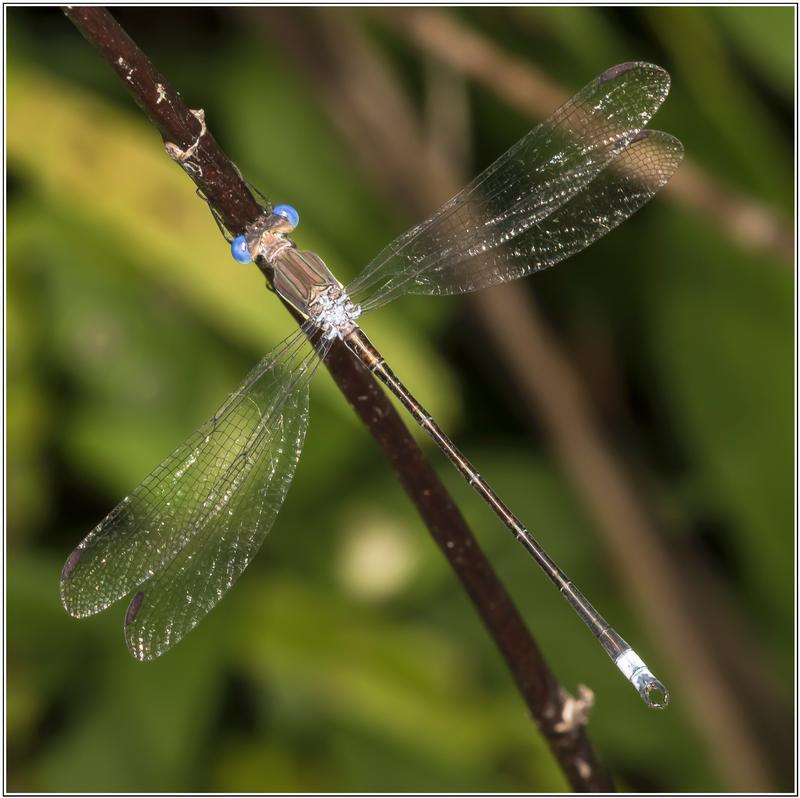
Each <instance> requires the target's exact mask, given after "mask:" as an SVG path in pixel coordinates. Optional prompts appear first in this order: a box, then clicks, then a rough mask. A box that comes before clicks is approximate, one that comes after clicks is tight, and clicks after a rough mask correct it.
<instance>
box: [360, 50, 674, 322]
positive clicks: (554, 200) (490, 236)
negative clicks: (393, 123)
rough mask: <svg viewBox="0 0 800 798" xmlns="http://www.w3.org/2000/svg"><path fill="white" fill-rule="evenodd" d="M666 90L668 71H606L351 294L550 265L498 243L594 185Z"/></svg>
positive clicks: (482, 283)
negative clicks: (513, 256) (524, 259)
mask: <svg viewBox="0 0 800 798" xmlns="http://www.w3.org/2000/svg"><path fill="white" fill-rule="evenodd" d="M668 91H669V75H668V74H667V73H666V72H665V71H664V70H663V69H661V68H660V67H657V66H654V65H652V64H645V63H628V64H620V65H618V66H616V67H612V68H611V69H609V70H607V71H606V72H604V73H603V74H602V75H600V76H599V77H598V78H596V79H595V80H594V81H592V82H591V83H590V84H588V85H587V86H585V87H584V88H583V89H582V90H581V91H580V92H578V94H576V95H575V96H574V97H573V98H572V99H570V100H568V101H567V102H566V103H565V104H564V105H563V106H561V108H559V109H558V110H557V111H556V112H555V113H554V114H553V115H552V116H551V117H550V118H549V119H547V120H546V121H545V122H543V123H542V124H540V125H539V126H538V127H536V128H534V129H533V130H532V131H531V132H530V133H528V134H527V135H526V136H525V137H524V138H522V139H521V140H520V141H519V142H518V143H517V144H516V145H514V146H513V147H512V148H511V149H510V150H509V151H508V152H506V153H505V154H504V155H503V156H501V157H500V158H499V159H498V160H497V161H496V162H495V163H494V164H492V165H491V166H490V167H489V168H488V169H486V170H485V171H484V172H483V173H482V174H480V175H479V176H478V177H477V178H476V179H475V180H473V182H472V183H470V185H469V186H467V187H466V188H465V189H464V190H463V191H461V192H460V193H459V194H457V195H456V196H455V197H453V199H451V200H450V201H449V202H447V203H446V204H445V205H444V206H442V208H440V209H439V210H438V211H437V212H436V213H435V214H434V215H433V216H432V217H431V218H430V219H428V220H427V221H426V222H423V223H422V224H420V225H418V226H417V227H414V228H412V229H411V230H409V231H408V232H407V233H405V235H403V236H401V237H400V238H398V239H396V240H395V241H394V242H392V243H391V244H389V246H388V247H386V249H384V250H383V252H381V253H380V254H379V255H378V256H377V257H376V258H375V259H374V260H373V261H372V262H371V263H370V264H369V265H368V266H367V267H366V268H365V269H364V271H363V272H362V273H361V274H360V275H358V277H356V278H355V280H354V281H353V282H352V283H351V284H350V285H349V286H348V287H347V291H348V294H349V295H350V296H351V298H353V300H354V301H356V302H358V303H359V304H361V305H362V307H363V308H364V309H365V310H371V309H374V308H376V307H378V306H380V305H383V304H385V303H387V302H389V301H391V300H393V299H396V298H397V297H398V296H401V295H403V294H406V293H425V294H445V293H461V292H464V291H472V290H477V289H478V288H483V287H486V286H488V285H494V284H496V283H500V282H505V281H508V280H512V279H516V278H517V277H520V276H522V275H523V274H528V273H530V272H532V271H534V270H536V269H541V268H545V266H546V265H552V263H554V262H556V261H554V260H550V261H549V262H547V263H544V261H542V262H540V261H538V260H537V259H536V258H535V255H536V253H535V252H534V253H533V256H534V257H533V259H531V260H529V262H528V263H527V265H526V266H525V267H524V268H523V266H522V264H521V263H509V262H508V260H507V259H506V258H505V255H504V254H502V253H501V251H500V250H502V251H503V252H504V245H506V244H508V243H510V242H514V245H515V246H520V244H519V242H518V239H520V237H522V236H524V235H525V234H526V233H527V232H529V231H531V230H532V229H534V228H535V227H536V226H537V225H539V224H541V223H542V222H543V221H544V220H546V219H547V218H549V217H550V216H552V215H553V214H555V213H556V212H557V211H558V210H559V208H562V207H563V206H565V205H566V204H567V203H569V202H570V201H571V200H572V199H573V198H574V197H575V196H576V195H578V194H579V193H580V192H581V191H583V190H584V189H585V188H586V187H587V186H588V185H589V184H591V182H592V181H593V180H594V179H595V178H596V177H597V175H598V174H600V173H601V172H602V171H603V170H604V169H605V168H606V167H607V166H608V164H609V163H610V162H611V161H612V160H614V159H615V158H616V157H617V156H618V155H619V154H620V152H621V151H622V150H624V149H625V147H627V146H628V145H629V144H630V143H631V142H633V141H634V140H635V139H636V137H637V135H638V133H639V131H640V130H641V129H642V128H644V126H645V125H646V124H647V122H648V120H649V119H650V118H651V117H652V115H653V114H654V113H655V112H656V111H657V110H658V108H659V107H660V105H661V103H662V102H663V101H664V99H665V98H666V96H667V93H668ZM554 234H555V233H554V232H551V238H552V236H553V235H554ZM556 243H557V242H554V241H551V244H550V246H551V248H552V247H554V246H555V245H556ZM586 243H587V244H588V243H589V241H587V242H586ZM487 263H491V264H492V265H491V267H490V268H489V269H488V270H487ZM472 270H478V271H480V272H481V278H480V279H479V280H476V281H471V280H470V279H469V274H470V272H471V271H472Z"/></svg>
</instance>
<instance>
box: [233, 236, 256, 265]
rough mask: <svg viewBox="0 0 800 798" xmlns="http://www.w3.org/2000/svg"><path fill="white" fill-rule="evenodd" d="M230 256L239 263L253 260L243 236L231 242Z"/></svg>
mask: <svg viewBox="0 0 800 798" xmlns="http://www.w3.org/2000/svg"><path fill="white" fill-rule="evenodd" d="M231 255H233V259H234V260H236V261H238V262H239V263H250V261H251V260H253V258H252V257H251V256H250V250H249V249H248V247H247V239H246V238H245V237H244V236H236V238H234V239H233V241H231Z"/></svg>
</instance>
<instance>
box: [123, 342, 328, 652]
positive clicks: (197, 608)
mask: <svg viewBox="0 0 800 798" xmlns="http://www.w3.org/2000/svg"><path fill="white" fill-rule="evenodd" d="M309 358H310V359H309V361H308V369H309V370H311V369H313V368H314V367H315V366H316V364H318V363H319V359H318V358H317V356H316V355H310V356H309ZM301 383H302V384H298V385H297V386H296V387H295V388H294V389H293V390H292V391H291V392H290V394H289V395H288V397H287V399H286V400H285V401H284V402H283V404H282V406H281V407H280V408H276V409H274V410H268V411H267V414H265V417H264V423H261V424H258V425H256V426H255V427H254V429H253V433H252V434H251V435H250V437H249V438H248V439H247V441H246V442H245V444H244V446H243V447H241V448H240V450H239V451H238V452H237V454H236V455H235V457H234V458H233V460H232V461H231V462H230V463H229V465H228V466H227V468H226V471H225V473H224V476H223V478H222V479H219V480H218V481H217V482H216V484H215V485H214V489H213V491H212V493H211V494H210V495H209V496H208V498H207V499H206V501H205V502H204V503H203V504H202V506H200V507H198V508H197V509H196V511H195V514H194V515H193V516H192V518H191V519H190V521H189V525H190V528H191V529H192V535H191V538H190V540H189V541H188V542H187V544H186V545H185V546H183V547H182V548H181V550H180V551H179V552H178V553H177V554H176V555H175V556H174V557H173V558H172V559H171V560H170V561H169V562H168V563H167V564H166V565H165V566H164V567H163V568H162V569H161V570H160V571H159V572H158V573H157V574H155V575H154V576H153V578H152V579H150V580H149V581H148V582H146V583H145V584H144V585H143V586H142V588H141V589H140V590H139V591H138V592H137V593H136V594H135V595H134V597H133V599H132V600H131V603H130V605H129V607H128V611H127V614H126V617H125V640H126V642H127V644H128V649H129V650H130V652H131V654H133V656H134V657H136V658H137V659H140V660H148V659H154V658H155V657H158V656H160V655H161V654H163V653H164V652H165V651H166V650H167V649H169V648H170V647H172V646H173V645H175V643H177V642H178V641H179V640H180V639H181V638H182V637H183V636H184V635H185V634H186V633H187V632H189V631H190V630H191V629H193V628H194V627H195V626H196V625H197V624H198V623H199V621H200V620H202V618H203V617H204V616H205V615H206V613H208V612H209V611H210V610H211V609H212V608H213V607H214V606H215V605H216V604H217V603H218V602H219V601H220V599H221V598H222V597H223V596H224V595H225V593H226V592H227V591H228V589H229V588H230V587H231V585H233V583H234V582H235V581H236V579H237V578H238V577H239V575H240V574H241V573H242V571H243V570H244V569H245V568H246V567H247V565H248V563H249V562H250V560H251V559H252V557H253V555H254V554H255V553H256V552H257V551H258V549H259V548H260V547H261V544H262V542H263V540H264V537H265V535H266V534H267V532H268V531H269V529H270V527H271V526H272V523H273V521H274V520H275V517H276V516H277V514H278V510H279V509H280V507H281V505H282V503H283V500H284V498H285V496H286V493H287V491H288V489H289V484H290V483H291V480H292V477H293V476H294V470H295V466H296V464H297V461H298V458H299V456H300V447H301V445H302V442H303V438H304V437H305V432H306V426H307V423H308V384H307V381H306V380H305V379H302V380H301Z"/></svg>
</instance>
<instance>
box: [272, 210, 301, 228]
mask: <svg viewBox="0 0 800 798" xmlns="http://www.w3.org/2000/svg"><path fill="white" fill-rule="evenodd" d="M272 212H273V213H274V214H275V215H276V216H283V218H284V219H286V221H287V222H289V224H290V225H291V226H292V228H293V229H294V228H295V227H297V225H298V224H300V214H299V213H298V212H297V211H296V210H295V209H294V208H293V207H292V206H291V205H276V206H275V207H274V208H273V209H272Z"/></svg>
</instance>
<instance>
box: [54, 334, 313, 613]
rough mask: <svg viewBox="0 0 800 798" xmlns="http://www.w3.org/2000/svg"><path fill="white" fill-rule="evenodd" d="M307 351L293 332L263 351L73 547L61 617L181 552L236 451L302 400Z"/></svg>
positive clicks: (95, 608) (99, 606)
mask: <svg viewBox="0 0 800 798" xmlns="http://www.w3.org/2000/svg"><path fill="white" fill-rule="evenodd" d="M309 346H310V345H309V343H308V340H307V338H306V335H305V331H303V330H301V331H298V332H296V333H294V334H293V335H291V336H290V337H289V338H287V339H286V340H285V341H284V342H283V343H282V344H280V345H279V346H278V347H276V348H275V349H274V350H273V351H272V352H270V353H269V354H268V355H267V356H266V357H265V358H264V359H263V360H262V361H261V362H260V363H259V364H258V365H257V366H256V367H255V368H254V369H253V370H252V371H251V372H250V374H249V375H248V377H247V379H246V380H245V381H244V383H242V385H241V386H240V387H239V389H238V390H237V391H236V392H235V393H234V394H232V395H231V396H230V397H229V398H228V400H227V401H226V402H225V404H224V405H223V406H222V407H221V408H220V409H219V410H218V411H217V413H215V415H214V416H213V417H212V418H211V420H210V421H208V422H207V423H206V424H204V425H203V426H202V427H201V428H200V429H199V430H198V431H197V432H195V433H194V434H193V435H192V436H190V437H189V438H188V439H187V441H186V442H185V443H184V444H182V445H181V446H180V447H179V448H178V449H176V450H175V451H174V452H173V453H172V454H171V455H170V456H169V457H168V458H167V459H166V460H164V462H162V463H161V464H160V465H159V466H157V467H156V468H155V469H154V470H153V471H152V472H151V473H150V474H149V475H148V476H147V477H146V478H145V479H144V481H143V482H142V483H141V484H140V485H139V486H138V487H137V488H136V489H135V490H134V491H133V492H132V493H130V494H129V495H128V496H126V497H125V498H124V499H123V500H122V502H120V504H119V505H118V506H117V507H115V508H114V510H112V511H111V512H110V513H109V514H108V516H106V518H104V519H103V520H102V521H101V522H100V523H99V524H98V525H97V526H96V527H95V528H94V529H93V530H92V531H91V532H90V533H89V534H88V535H87V536H86V538H84V540H83V541H81V543H80V544H79V545H78V546H77V548H76V549H75V550H74V551H73V552H72V554H70V556H69V557H68V559H67V561H66V563H65V565H64V568H63V570H62V574H61V599H62V602H63V604H64V607H65V609H66V610H67V612H69V613H70V614H71V615H73V616H75V617H83V616H86V615H92V614H94V613H96V612H99V611H101V610H103V609H105V608H106V607H108V606H109V605H110V604H112V603H113V602H114V601H117V600H118V599H120V598H122V597H123V596H126V595H128V594H129V593H130V592H131V591H132V590H134V589H135V588H137V587H139V586H140V585H141V584H143V583H144V582H146V581H147V580H149V579H151V578H152V577H153V576H154V574H156V573H158V572H159V571H161V570H162V569H163V568H164V567H165V566H166V564H167V563H169V562H170V561H171V560H172V559H173V558H175V557H176V555H177V554H178V553H179V552H180V551H181V550H183V549H184V548H185V547H186V546H187V544H188V543H189V542H190V541H191V540H192V538H193V537H194V536H195V535H196V534H197V533H198V531H199V526H198V519H199V518H201V517H202V516H203V515H204V514H207V513H208V500H209V496H213V495H219V486H220V485H222V484H227V483H228V482H229V477H228V474H229V473H230V472H231V470H232V466H233V465H234V464H235V463H236V461H237V458H238V457H239V456H240V453H241V451H242V450H243V449H244V448H245V447H246V446H247V445H248V443H249V442H250V441H251V440H252V439H253V438H254V436H257V435H258V433H259V432H260V431H261V430H264V429H265V428H268V427H269V425H270V423H271V422H272V420H273V418H274V417H281V418H282V414H283V415H286V414H288V411H289V409H290V408H289V405H290V404H291V405H292V407H291V409H292V410H294V409H295V407H294V405H295V404H296V403H297V402H298V401H300V400H301V399H302V396H300V397H298V396H297V395H296V394H297V393H298V392H302V390H303V386H304V385H305V378H306V377H307V374H308V372H309V366H310V365H313V360H309V357H310V356H309ZM303 395H304V394H303ZM285 405H286V407H284V406H285ZM301 415H302V414H301ZM282 423H283V422H282ZM303 423H304V424H305V421H304V422H303ZM281 434H283V433H281ZM287 434H290V432H289V431H287ZM259 440H261V439H259ZM299 440H301V439H298V441H299ZM259 451H266V449H265V448H264V447H263V446H262V448H261V449H259ZM293 468H294V464H293V463H292V464H291V469H290V470H293ZM285 470H286V468H285V467H284V471H285ZM276 512H277V508H276Z"/></svg>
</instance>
